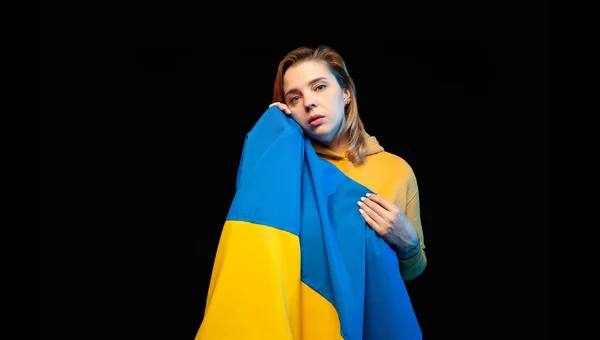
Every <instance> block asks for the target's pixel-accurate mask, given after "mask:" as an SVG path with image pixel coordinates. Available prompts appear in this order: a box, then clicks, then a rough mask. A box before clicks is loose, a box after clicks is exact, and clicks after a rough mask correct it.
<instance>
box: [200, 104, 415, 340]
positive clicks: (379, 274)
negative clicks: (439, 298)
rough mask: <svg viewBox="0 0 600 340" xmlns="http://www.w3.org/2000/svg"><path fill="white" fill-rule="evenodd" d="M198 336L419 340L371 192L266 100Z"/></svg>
mask: <svg viewBox="0 0 600 340" xmlns="http://www.w3.org/2000/svg"><path fill="white" fill-rule="evenodd" d="M236 185H237V189H236V190H237V191H236V194H235V197H234V199H233V202H232V204H231V207H230V210H229V213H228V215H227V218H226V221H225V223H224V226H223V231H222V234H221V239H220V241H219V245H218V249H217V254H216V258H215V262H214V267H213V271H212V276H211V280H210V285H209V290H208V297H207V301H206V309H205V313H204V319H203V321H202V324H201V325H200V328H199V330H198V333H197V335H196V338H195V339H196V340H221V339H235V340H238V339H239V340H253V339H260V340H270V339H276V340H288V339H289V340H292V339H294V340H299V339H303V340H305V339H309V340H330V339H347V340H359V339H364V340H396V339H402V340H404V339H406V340H414V339H421V338H422V335H421V329H420V327H419V324H418V321H417V318H416V316H415V313H414V311H413V308H412V304H411V301H410V299H409V296H408V294H407V291H406V287H405V286H404V282H403V280H402V278H401V276H400V270H399V267H398V260H397V257H396V254H395V252H394V251H393V250H392V249H391V248H390V247H389V246H388V245H387V243H385V241H384V240H383V239H382V238H380V237H379V236H378V235H377V234H376V233H375V232H374V231H373V230H372V229H371V228H370V227H369V226H368V225H367V224H366V222H365V221H364V219H363V218H362V217H361V216H360V213H359V212H358V206H357V204H356V202H357V201H358V200H359V198H360V197H361V196H364V195H365V194H366V193H368V192H370V191H369V189H368V188H366V187H364V186H362V185H361V184H359V183H357V182H355V181H353V180H351V179H350V178H349V177H347V176H346V175H345V174H343V173H342V172H341V171H340V170H339V169H337V168H336V167H335V166H334V165H333V164H331V163H329V162H327V161H326V160H323V159H322V158H320V157H319V156H318V155H317V154H316V153H315V151H314V149H313V147H312V145H311V142H310V141H309V140H308V139H307V138H306V137H305V135H304V133H303V131H302V129H301V128H300V126H299V125H298V124H297V123H296V122H295V121H294V120H293V119H291V118H289V117H287V116H286V115H284V114H283V113H282V112H281V111H280V110H279V109H278V108H276V107H272V108H269V109H268V110H267V111H266V112H264V114H263V115H262V116H261V117H260V119H259V120H258V122H257V123H256V124H255V126H254V127H253V128H252V129H251V130H250V132H249V133H248V134H247V135H246V140H245V142H244V148H243V152H242V157H241V161H240V165H239V169H238V174H237V182H236Z"/></svg>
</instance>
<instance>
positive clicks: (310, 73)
mask: <svg viewBox="0 0 600 340" xmlns="http://www.w3.org/2000/svg"><path fill="white" fill-rule="evenodd" d="M283 91H284V96H285V103H286V105H287V106H288V108H289V109H290V111H291V114H292V118H293V119H294V120H295V121H296V122H298V124H300V126H302V129H303V130H304V131H305V132H306V133H307V134H308V135H309V136H310V137H311V138H314V139H316V140H318V141H320V142H322V143H329V142H331V141H333V139H334V137H335V135H336V133H337V132H338V130H339V128H340V126H341V125H342V124H343V123H344V106H345V103H346V102H347V101H348V100H349V99H350V95H349V91H344V90H342V88H341V87H340V85H339V84H338V82H337V80H336V79H335V77H334V75H333V74H332V73H331V72H330V71H329V67H328V66H327V64H326V63H325V62H323V61H320V60H309V61H304V62H300V63H299V64H296V65H294V66H292V67H290V68H289V69H288V70H287V71H286V73H285V75H284V76H283Z"/></svg>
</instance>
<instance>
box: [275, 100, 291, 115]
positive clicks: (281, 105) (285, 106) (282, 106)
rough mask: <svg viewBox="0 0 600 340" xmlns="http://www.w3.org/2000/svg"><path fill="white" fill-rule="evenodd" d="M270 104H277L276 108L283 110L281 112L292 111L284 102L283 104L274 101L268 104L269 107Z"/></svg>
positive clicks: (288, 112)
mask: <svg viewBox="0 0 600 340" xmlns="http://www.w3.org/2000/svg"><path fill="white" fill-rule="evenodd" d="M271 106H277V108H279V109H280V110H281V111H283V112H285V113H287V114H290V113H292V112H291V111H290V109H288V107H287V105H285V104H283V103H280V102H274V103H271V104H270V105H269V107H271Z"/></svg>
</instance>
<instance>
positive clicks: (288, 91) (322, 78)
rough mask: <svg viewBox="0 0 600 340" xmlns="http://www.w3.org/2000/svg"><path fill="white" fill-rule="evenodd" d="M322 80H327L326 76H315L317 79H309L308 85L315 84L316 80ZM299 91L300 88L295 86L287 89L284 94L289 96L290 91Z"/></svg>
mask: <svg viewBox="0 0 600 340" xmlns="http://www.w3.org/2000/svg"><path fill="white" fill-rule="evenodd" d="M321 80H327V78H326V77H317V78H315V79H313V80H311V81H309V82H308V85H313V84H314V83H316V82H318V81H321ZM297 91H298V89H295V88H294V89H289V90H287V92H286V93H285V95H284V96H286V97H287V95H288V94H290V93H292V92H297Z"/></svg>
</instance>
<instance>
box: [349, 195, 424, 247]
mask: <svg viewBox="0 0 600 340" xmlns="http://www.w3.org/2000/svg"><path fill="white" fill-rule="evenodd" d="M360 199H361V200H360V201H358V206H359V210H360V214H361V215H362V217H363V218H364V219H365V221H367V224H368V225H369V226H370V227H371V228H373V230H375V232H376V233H377V234H378V235H379V236H381V237H382V238H383V239H384V240H385V241H386V242H387V243H388V244H389V245H390V246H391V247H392V249H394V250H395V251H396V253H397V254H398V257H400V258H408V257H410V256H412V255H414V254H416V250H418V249H419V247H418V245H419V242H420V241H419V234H417V231H416V230H415V227H414V226H413V225H412V223H411V222H410V220H409V219H408V218H407V217H406V215H404V214H403V213H402V211H400V209H398V207H396V205H395V204H393V203H392V202H390V201H388V200H387V199H385V198H383V197H381V196H379V195H376V194H366V195H365V197H361V198H360Z"/></svg>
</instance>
